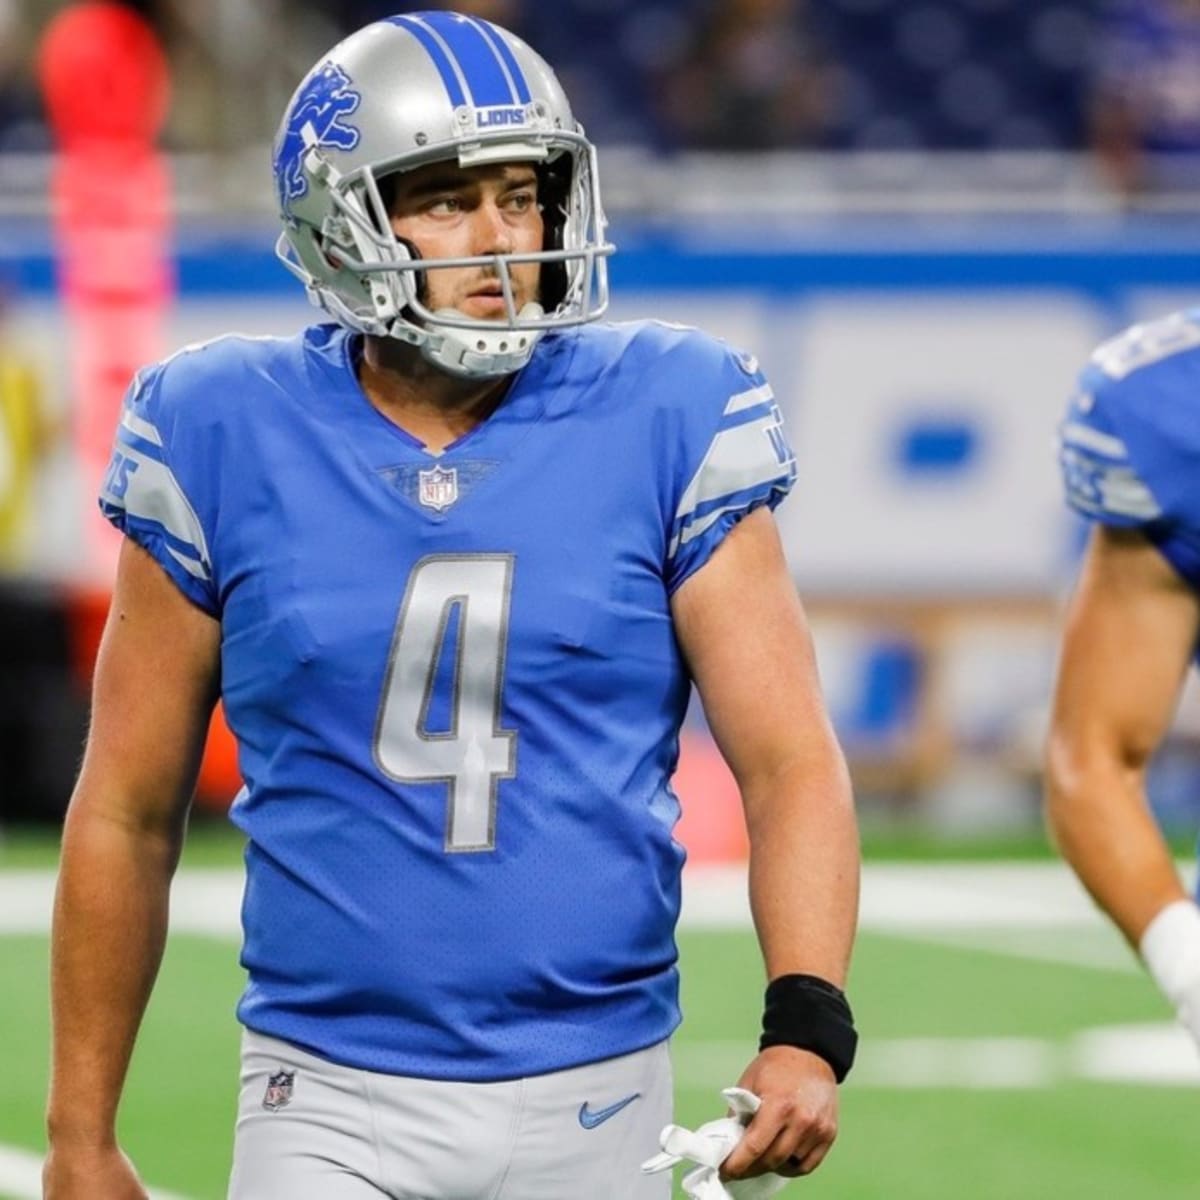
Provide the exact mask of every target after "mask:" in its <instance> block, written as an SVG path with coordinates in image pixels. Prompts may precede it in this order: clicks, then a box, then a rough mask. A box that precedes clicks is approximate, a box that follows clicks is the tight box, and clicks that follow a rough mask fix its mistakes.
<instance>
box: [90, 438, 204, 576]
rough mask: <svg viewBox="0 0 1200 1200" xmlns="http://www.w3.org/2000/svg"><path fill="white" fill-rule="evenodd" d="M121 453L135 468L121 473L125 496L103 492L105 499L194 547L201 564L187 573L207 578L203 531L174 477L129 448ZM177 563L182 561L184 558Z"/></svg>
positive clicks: (164, 468)
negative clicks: (153, 522)
mask: <svg viewBox="0 0 1200 1200" xmlns="http://www.w3.org/2000/svg"><path fill="white" fill-rule="evenodd" d="M121 454H122V455H123V456H124V457H125V458H127V459H130V460H132V464H133V465H134V469H133V470H130V471H127V472H126V473H125V474H124V480H125V483H126V487H125V491H124V494H123V495H117V494H114V493H111V492H108V491H106V492H105V494H104V499H105V500H106V501H107V502H108V503H109V504H112V505H113V506H114V507H116V508H123V509H124V510H125V511H126V512H127V513H128V514H129V515H130V516H131V517H138V518H140V519H141V520H143V521H155V522H157V523H158V524H159V525H161V526H162V527H163V528H164V529H165V530H166V531H167V532H168V533H169V534H170V535H171V536H172V537H173V538H175V539H176V540H177V541H179V542H181V543H183V544H184V545H187V546H191V547H193V548H194V549H195V551H196V553H197V554H198V555H199V557H200V562H199V563H196V562H194V561H193V562H192V563H191V565H190V566H188V570H190V571H192V573H193V574H197V575H198V576H199V578H201V579H208V578H210V577H211V560H210V558H209V554H208V545H207V543H206V541H205V537H204V529H203V527H202V526H201V524H200V518H199V517H197V516H196V513H195V510H194V509H193V508H192V506H191V504H190V503H188V499H187V497H186V496H185V495H184V494H183V489H182V488H181V487H180V486H179V483H178V482H177V480H176V479H175V476H174V475H172V474H171V472H170V470H169V469H168V468H167V467H166V466H164V465H163V464H162V463H160V462H155V460H154V459H152V458H147V457H146V455H144V454H139V453H138V452H137V451H136V450H134V449H132V448H131V447H129V446H122V447H121ZM172 553H173V554H174V553H175V552H174V551H172ZM175 557H177V558H178V557H179V555H177V554H176V555H175ZM180 561H181V562H184V559H182V558H181V559H180ZM185 565H186V563H185ZM193 568H195V570H193Z"/></svg>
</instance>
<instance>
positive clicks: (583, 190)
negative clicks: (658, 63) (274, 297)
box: [274, 12, 613, 378]
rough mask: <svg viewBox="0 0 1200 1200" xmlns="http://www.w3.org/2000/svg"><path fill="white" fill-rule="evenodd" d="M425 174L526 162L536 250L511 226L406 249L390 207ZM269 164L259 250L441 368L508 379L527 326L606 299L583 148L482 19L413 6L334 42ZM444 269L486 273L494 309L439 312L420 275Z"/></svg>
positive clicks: (533, 61) (330, 305)
mask: <svg viewBox="0 0 1200 1200" xmlns="http://www.w3.org/2000/svg"><path fill="white" fill-rule="evenodd" d="M435 164H441V165H442V166H443V167H446V166H451V167H456V168H457V169H458V170H459V172H461V176H460V179H459V181H458V182H459V183H461V184H463V185H464V186H465V185H466V183H467V182H468V181H477V180H478V179H480V178H483V179H491V178H496V176H494V174H493V173H494V172H495V171H497V170H499V168H501V167H503V168H505V170H506V171H512V170H513V169H514V167H515V165H516V164H527V167H526V170H525V175H524V178H525V180H526V181H527V185H528V186H532V187H533V188H534V189H535V195H536V199H535V209H534V211H535V212H536V215H537V216H538V218H539V221H538V222H537V224H538V226H539V228H538V229H537V234H538V238H537V242H536V244H531V240H530V238H529V237H528V236H525V235H526V234H527V233H528V230H529V228H530V226H531V225H532V224H533V222H532V221H531V220H529V219H526V222H525V224H524V225H522V226H521V228H520V229H518V230H517V235H516V236H514V237H512V238H511V239H509V238H506V237H504V236H498V237H497V238H495V239H493V244H491V245H487V244H484V245H481V246H472V247H467V248H466V249H465V251H462V250H461V249H460V251H459V252H453V251H451V252H449V253H447V254H445V255H443V256H435V255H434V254H432V253H430V251H429V246H428V244H426V243H422V248H421V249H418V241H417V239H416V238H414V237H411V236H408V235H407V232H406V231H405V229H404V228H403V224H402V222H400V221H397V220H396V208H395V205H396V203H397V200H398V199H403V198H405V197H409V196H411V194H412V190H413V186H412V181H413V180H414V178H416V179H419V180H421V182H422V183H427V182H428V180H429V178H430V174H429V172H431V171H433V170H434V169H435ZM483 169H486V170H483ZM274 172H275V186H276V192H277V196H278V200H279V205H280V212H281V216H282V219H283V226H284V228H283V233H282V234H281V236H280V238H279V242H278V245H277V247H276V250H277V253H278V254H279V256H280V258H281V259H282V260H283V262H284V264H285V265H286V266H287V267H288V268H289V270H291V271H292V272H293V273H294V274H295V275H296V276H297V277H298V278H299V279H300V280H301V281H302V282H303V283H304V285H305V287H306V288H307V290H308V294H309V297H310V299H311V300H312V301H313V302H314V303H315V304H317V305H318V306H320V307H322V308H324V309H325V310H326V311H327V312H328V313H329V314H330V315H331V316H332V317H333V318H334V319H335V320H337V321H338V322H340V323H341V324H342V325H345V326H347V327H349V328H351V329H354V330H358V331H360V332H363V333H368V334H374V335H377V336H388V337H393V338H397V339H399V340H401V341H403V342H407V343H410V344H411V345H414V346H417V347H418V348H419V349H420V351H421V353H422V354H423V355H424V356H425V357H426V358H427V359H429V360H430V361H431V362H432V363H434V364H435V365H436V366H438V367H440V368H441V369H443V370H445V371H447V372H450V373H451V374H454V375H459V376H464V377H468V378H488V377H494V376H501V375H506V374H509V373H511V372H513V371H517V370H519V369H520V368H521V367H523V366H524V365H525V364H526V363H527V362H528V361H529V358H530V355H531V354H532V353H533V348H534V346H535V345H536V343H537V341H538V339H539V338H540V337H541V335H542V333H543V332H544V331H546V330H550V329H558V328H563V327H566V326H570V325H577V324H580V323H582V322H585V321H591V320H594V319H595V318H597V317H599V316H600V315H601V314H602V313H603V312H604V311H605V309H606V308H607V306H608V275H607V264H606V262H605V258H606V256H607V255H609V254H611V253H612V251H613V247H612V245H611V244H609V243H608V242H607V241H605V237H604V229H605V220H604V213H603V209H602V207H601V203H600V192H599V184H598V178H597V172H596V153H595V149H594V147H593V146H592V145H591V143H590V142H589V141H588V140H587V138H586V137H585V136H584V133H583V129H582V127H581V126H580V125H579V124H578V123H577V122H576V121H575V119H574V117H573V116H572V114H571V109H570V106H569V104H568V102H567V98H566V96H565V94H564V93H563V90H562V88H561V86H560V85H559V83H558V80H557V79H556V78H555V75H554V72H553V71H552V70H551V69H550V67H549V66H548V65H547V63H546V62H545V61H544V60H543V59H542V58H541V57H540V56H539V55H537V54H536V53H535V52H534V51H533V50H531V49H530V47H529V46H527V45H526V44H525V43H524V42H522V41H521V40H520V39H519V38H517V37H515V36H513V35H512V34H510V33H509V32H507V31H506V30H504V29H501V28H499V27H498V26H494V25H491V24H490V23H488V22H486V21H482V20H478V19H474V18H470V17H464V16H460V15H457V14H453V13H436V12H435V13H412V14H407V15H403V16H396V17H391V18H389V19H387V20H383V21H378V22H376V23H374V24H372V25H368V26H367V27H366V28H364V29H361V30H359V31H358V32H357V33H355V34H353V35H352V36H350V37H348V38H347V39H346V40H345V41H343V42H341V43H340V44H339V45H337V46H336V47H334V49H333V50H332V51H331V52H330V54H329V55H328V57H326V58H325V59H324V60H323V61H322V62H320V63H319V64H318V65H317V66H316V67H314V68H313V70H312V71H310V72H309V74H308V75H307V76H306V77H305V79H304V80H303V81H302V82H301V84H300V86H299V87H298V88H297V89H296V93H295V95H294V96H293V97H292V100H291V102H290V103H289V105H288V108H287V111H286V112H285V114H284V117H283V121H282V123H281V125H280V128H279V133H278V135H277V137H276V141H275V151H274ZM442 182H443V183H447V182H450V183H453V181H447V180H446V179H443V180H442ZM476 199H479V198H478V197H477V198H476ZM488 202H489V203H490V199H489V200H488ZM454 203H456V204H458V203H460V201H459V200H457V199H456V200H455V201H454ZM507 211H508V212H509V213H510V215H511V207H510V208H509V209H508V210H507ZM500 232H501V233H503V232H504V231H503V230H501V231H500ZM452 270H453V271H458V272H460V274H459V275H457V276H455V278H457V279H459V280H467V281H468V282H469V281H471V280H474V281H476V282H478V283H479V284H480V286H481V287H482V286H483V284H484V283H485V281H486V284H487V287H488V289H489V291H490V294H491V295H493V296H494V298H495V299H494V303H491V304H488V305H479V304H476V305H474V306H468V307H467V308H464V307H462V306H461V305H459V304H456V303H453V302H452V301H453V297H451V298H450V302H447V297H446V296H445V295H444V294H443V293H444V292H445V291H446V290H447V289H445V288H441V287H439V286H438V285H437V282H436V281H437V280H438V278H439V276H442V275H445V278H447V279H449V278H451V276H450V274H449V272H450V271H452ZM463 273H465V274H463ZM531 278H532V279H534V280H535V281H536V284H537V286H536V287H535V288H533V289H530V288H529V287H528V286H527V281H528V280H529V279H531ZM523 281H524V282H523ZM450 290H451V291H453V290H455V289H453V288H452V289H450Z"/></svg>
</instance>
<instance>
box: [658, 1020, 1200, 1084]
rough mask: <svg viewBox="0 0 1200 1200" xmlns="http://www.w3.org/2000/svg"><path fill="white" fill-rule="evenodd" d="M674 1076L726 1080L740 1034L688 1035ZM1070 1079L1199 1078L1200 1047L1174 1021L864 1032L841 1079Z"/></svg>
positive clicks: (740, 1062)
mask: <svg viewBox="0 0 1200 1200" xmlns="http://www.w3.org/2000/svg"><path fill="white" fill-rule="evenodd" d="M673 1057H674V1063H675V1082H676V1083H677V1084H682V1085H683V1086H685V1087H697V1088H699V1087H704V1088H712V1089H714V1091H716V1090H719V1089H720V1088H722V1087H728V1086H729V1085H730V1084H731V1083H732V1082H733V1081H734V1080H736V1079H737V1077H738V1075H739V1074H741V1072H742V1070H743V1069H744V1068H745V1066H746V1061H747V1048H746V1044H745V1042H732V1041H731V1042H689V1041H687V1040H686V1039H682V1040H681V1041H680V1043H679V1044H678V1045H677V1047H676V1049H675V1053H674V1056H673ZM1071 1080H1089V1081H1091V1082H1093V1083H1120V1084H1141V1085H1145V1086H1156V1087H1189V1088H1195V1087H1196V1086H1197V1085H1200V1054H1198V1053H1197V1051H1196V1047H1195V1045H1194V1044H1193V1043H1192V1041H1191V1038H1190V1037H1189V1036H1188V1034H1187V1033H1185V1032H1184V1030H1183V1029H1182V1028H1180V1027H1179V1026H1177V1025H1170V1024H1163V1025H1126V1026H1114V1027H1112V1028H1103V1029H1089V1030H1085V1031H1083V1032H1082V1033H1078V1034H1075V1035H1073V1036H1071V1037H1068V1038H1063V1039H1061V1040H1058V1039H1051V1038H1027V1037H960V1038H880V1039H868V1040H866V1041H864V1042H863V1043H862V1047H861V1050H860V1053H859V1056H858V1059H857V1060H856V1062H855V1064H854V1071H853V1073H852V1074H851V1075H850V1077H849V1079H848V1080H847V1082H846V1086H847V1087H850V1088H854V1089H870V1090H888V1091H892V1090H900V1091H913V1090H926V1089H937V1090H939V1091H945V1090H948V1089H964V1090H976V1089H983V1090H989V1091H995V1090H1019V1089H1039V1088H1047V1087H1053V1086H1055V1085H1057V1084H1061V1083H1066V1082H1069V1081H1071Z"/></svg>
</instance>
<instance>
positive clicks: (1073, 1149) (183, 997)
mask: <svg viewBox="0 0 1200 1200" xmlns="http://www.w3.org/2000/svg"><path fill="white" fill-rule="evenodd" d="M227 861H228V854H227V853H226V852H225V851H223V850H221V849H220V847H219V846H218V848H217V849H215V850H214V849H212V848H211V847H209V848H206V847H205V846H204V845H203V844H198V845H197V846H196V847H195V849H194V850H193V851H192V852H191V854H190V855H189V859H188V864H185V868H184V870H185V871H188V870H195V869H196V867H195V864H197V863H201V864H207V863H221V862H227ZM46 862H47V851H46V850H45V847H44V845H43V846H38V845H36V844H32V843H31V844H29V845H17V846H13V845H10V847H9V850H8V851H7V852H6V853H5V855H3V856H0V885H2V884H3V881H4V879H5V877H6V875H7V877H8V878H10V879H11V878H12V877H13V875H14V865H15V867H16V868H24V869H26V870H27V869H28V868H31V867H37V866H40V865H41V866H44V865H45V864H46ZM917 869H919V868H917ZM931 869H933V868H931ZM1042 869H1043V870H1045V869H1046V868H1045V865H1044V864H1043V868H1042ZM680 946H681V953H682V958H683V972H684V979H685V987H684V1007H685V1024H684V1027H683V1030H682V1031H681V1033H680V1035H679V1037H678V1039H677V1042H676V1048H675V1063H676V1074H677V1082H678V1100H679V1116H680V1119H681V1120H682V1121H683V1122H684V1123H695V1122H699V1121H702V1120H705V1119H707V1118H709V1117H712V1116H715V1115H718V1110H719V1099H718V1097H717V1092H718V1090H719V1089H720V1088H721V1087H722V1086H724V1085H727V1084H730V1083H732V1082H734V1078H735V1076H736V1074H737V1072H738V1070H739V1069H740V1066H741V1065H742V1063H743V1059H744V1058H745V1057H746V1056H747V1054H748V1052H749V1049H750V1046H751V1042H752V1039H753V1036H754V1034H755V1031H756V1027H757V1021H758V1010H759V996H760V968H759V966H758V960H757V953H756V950H755V947H754V942H753V938H752V936H751V935H750V934H749V933H747V932H745V931H742V930H737V929H734V930H728V931H714V930H701V929H689V930H686V931H685V932H683V933H682V934H681V939H680ZM980 947H982V948H980ZM46 960H47V949H46V940H45V937H44V935H41V934H36V933H34V934H29V933H24V934H9V935H0V980H3V987H0V1030H3V1031H4V1037H3V1047H4V1049H3V1059H2V1062H0V1079H3V1086H0V1173H2V1172H3V1169H4V1163H5V1159H4V1153H5V1152H9V1155H10V1158H11V1157H12V1156H13V1153H12V1152H14V1151H15V1152H17V1153H16V1157H18V1158H20V1152H21V1151H24V1152H26V1154H27V1156H28V1155H33V1154H36V1153H39V1152H40V1149H41V1146H42V1131H41V1106H42V1100H43V1090H44V1084H45V1070H46V1055H47V1013H46V982H45V980H46ZM239 987H240V972H239V969H238V967H237V963H236V945H235V943H234V942H232V941H230V940H228V939H227V938H220V937H203V936H197V935H195V934H186V933H176V934H175V935H174V936H173V938H172V941H171V944H170V947H169V949H168V952H167V956H166V960H165V962H164V966H163V971H162V975H161V978H160V982H159V986H158V990H157V992H156V994H155V997H154V999H153V1002H152V1004H151V1008H150V1012H149V1014H148V1018H147V1022H146V1026H145V1030H144V1035H143V1037H142V1040H141V1043H140V1045H139V1049H138V1053H137V1056H136V1059H135V1063H134V1068H133V1072H132V1076H131V1079H130V1083H129V1087H128V1090H127V1095H126V1102H125V1107H124V1110H123V1118H122V1120H123V1139H124V1142H125V1145H126V1147H127V1149H128V1150H129V1151H130V1152H131V1154H132V1155H133V1157H134V1158H135V1160H136V1161H137V1162H138V1164H139V1166H140V1167H141V1169H142V1172H143V1175H144V1177H145V1178H146V1180H147V1182H148V1183H150V1184H151V1185H152V1186H154V1187H156V1188H162V1189H166V1190H169V1191H170V1192H172V1193H175V1194H177V1195H180V1196H184V1197H189V1198H191V1200H206V1198H210V1197H211V1198H216V1197H220V1196H222V1195H223V1185H224V1180H225V1176H226V1172H227V1169H228V1157H229V1144H230V1130H231V1122H232V1113H233V1105H234V1091H235V1088H234V1080H235V1076H236V1058H237V1049H236V1048H237V1030H236V1026H235V1023H234V1019H233V1016H232V1007H233V1004H234V1001H235V998H236V996H237V993H238V990H239ZM851 990H852V996H853V999H854V1002H855V1006H856V1009H857V1013H858V1018H859V1025H860V1028H861V1030H862V1034H863V1038H864V1042H863V1047H862V1053H861V1057H860V1064H859V1068H858V1069H857V1070H856V1072H855V1075H854V1076H853V1077H852V1081H851V1082H850V1083H848V1084H847V1086H846V1087H845V1088H844V1089H843V1097H842V1103H843V1108H842V1113H843V1117H842V1135H841V1138H840V1140H839V1143H838V1145H837V1147H836V1148H835V1150H834V1152H833V1154H832V1155H831V1156H830V1158H829V1159H828V1161H827V1162H826V1164H825V1166H823V1167H822V1168H821V1170H820V1171H819V1172H818V1173H817V1174H816V1175H814V1176H813V1177H811V1178H810V1179H808V1180H804V1181H798V1182H797V1183H795V1184H793V1185H792V1187H791V1188H790V1189H788V1191H787V1192H785V1193H784V1194H785V1195H789V1196H790V1195H795V1196H797V1197H800V1196H808V1195H811V1196H817V1197H829V1198H831V1200H832V1198H835V1197H836V1198H844V1200H850V1198H860V1197H861V1198H864V1200H866V1198H872V1200H876V1198H878V1200H906V1198H910V1197H911V1198H913V1200H916V1198H920V1200H943V1198H944V1200H951V1198H953V1200H1012V1198H1014V1197H1021V1198H1033V1200H1037V1198H1040V1197H1046V1198H1052V1200H1072V1198H1074V1197H1079V1198H1080V1200H1083V1198H1085V1197H1086V1198H1087V1200H1097V1198H1105V1200H1107V1198H1110V1197H1111V1198H1117V1197H1120V1198H1130V1200H1143V1198H1145V1200H1173V1198H1175V1197H1179V1198H1182V1197H1185V1196H1187V1197H1193V1196H1194V1195H1195V1194H1196V1184H1195V1180H1194V1177H1193V1176H1194V1170H1193V1167H1192V1161H1191V1155H1192V1147H1193V1142H1194V1134H1193V1132H1192V1128H1191V1119H1192V1114H1193V1113H1194V1111H1195V1107H1196V1103H1197V1098H1196V1097H1197V1090H1196V1086H1195V1083H1190V1084H1189V1083H1184V1084H1183V1086H1164V1085H1161V1084H1159V1085H1155V1084H1153V1083H1147V1082H1111V1081H1105V1080H1103V1079H1101V1080H1097V1079H1095V1078H1089V1075H1095V1074H1097V1073H1098V1074H1099V1075H1102V1076H1108V1077H1112V1076H1114V1075H1115V1076H1120V1075H1121V1074H1122V1073H1123V1072H1127V1073H1129V1074H1132V1075H1137V1074H1139V1073H1141V1072H1140V1071H1139V1067H1140V1066H1141V1065H1145V1064H1142V1063H1140V1061H1139V1059H1138V1055H1137V1054H1136V1053H1135V1054H1134V1055H1133V1059H1132V1063H1131V1061H1130V1056H1129V1055H1128V1054H1126V1055H1125V1056H1124V1057H1120V1056H1118V1065H1117V1067H1116V1068H1112V1066H1111V1064H1109V1065H1108V1066H1104V1065H1103V1062H1104V1061H1107V1060H1103V1056H1101V1057H1100V1058H1097V1056H1096V1054H1095V1053H1094V1051H1095V1050H1096V1043H1094V1038H1095V1037H1096V1036H1101V1037H1103V1035H1095V1034H1094V1032H1093V1033H1089V1032H1088V1031H1096V1030H1098V1029H1099V1030H1103V1029H1109V1028H1113V1027H1116V1028H1118V1029H1124V1028H1125V1027H1128V1026H1133V1025H1137V1024H1139V1023H1152V1024H1157V1025H1158V1026H1162V1028H1161V1029H1160V1030H1158V1031H1157V1032H1156V1036H1155V1040H1154V1041H1153V1042H1152V1043H1147V1045H1148V1047H1149V1048H1148V1049H1147V1051H1146V1055H1145V1057H1146V1060H1147V1062H1149V1061H1150V1060H1154V1061H1157V1062H1159V1065H1160V1066H1162V1062H1161V1060H1162V1057H1163V1055H1164V1053H1165V1054H1166V1055H1167V1058H1168V1059H1170V1058H1171V1057H1172V1056H1175V1057H1176V1058H1177V1059H1178V1064H1182V1066H1185V1067H1189V1068H1190V1066H1191V1064H1190V1056H1191V1051H1190V1047H1189V1046H1187V1045H1186V1044H1185V1043H1179V1042H1173V1041H1171V1040H1170V1033H1169V1032H1168V1031H1166V1029H1165V1026H1163V1022H1164V1021H1165V1017H1166V1013H1165V1009H1164V1007H1163V1005H1162V1003H1161V1002H1160V1001H1159V1000H1158V999H1157V997H1156V996H1155V994H1154V993H1153V991H1152V989H1151V987H1150V985H1149V984H1148V983H1147V982H1146V981H1145V979H1144V978H1143V977H1142V976H1141V975H1140V974H1139V973H1138V972H1137V971H1135V970H1133V969H1132V968H1131V965H1130V961H1129V958H1128V955H1127V953H1126V952H1125V951H1124V950H1123V948H1122V947H1121V946H1120V945H1119V944H1117V943H1116V942H1115V938H1114V937H1113V936H1112V935H1111V934H1110V933H1109V932H1108V931H1107V930H1106V929H1104V928H1103V927H1101V926H1100V925H1099V923H1097V925H1096V927H1095V928H1086V929H1074V930H1056V929H1054V928H1038V929H1027V930H1024V931H1022V930H1019V929H1016V930H1014V929H1001V930H980V931H972V930H971V929H962V930H957V931H954V932H953V933H952V934H942V935H936V936H935V935H933V934H931V935H928V936H927V935H925V934H922V933H920V932H913V931H911V930H909V931H904V932H891V933H889V932H885V931H880V930H879V929H878V928H868V929H867V930H866V931H865V932H863V933H862V934H861V936H860V939H859V943H858V949H857V954H856V959H855V966H854V974H853V980H852V989H851ZM1164 1037H1165V1038H1166V1040H1165V1041H1164V1040H1163V1039H1164ZM1124 1044H1125V1043H1124V1042H1122V1045H1124ZM1134 1045H1135V1046H1136V1043H1134ZM1185 1060H1187V1061H1185ZM1097 1063H1101V1065H1100V1066H1099V1067H1097ZM1171 1065H1172V1064H1171V1062H1170V1061H1168V1062H1167V1063H1166V1068H1167V1074H1170V1073H1171V1072H1170V1068H1171ZM1150 1074H1153V1071H1151V1072H1150ZM1197 1079H1198V1080H1200V1075H1197ZM25 1161H26V1164H27V1165H28V1162H29V1161H31V1160H30V1159H29V1158H28V1157H26V1159H25ZM14 1178H15V1176H14ZM24 1187H25V1188H26V1189H27V1188H28V1183H26V1184H25V1185H24ZM34 1194H36V1193H34V1192H31V1191H29V1190H20V1188H18V1190H10V1191H9V1192H5V1190H4V1187H3V1186H0V1195H4V1196H11V1197H14V1198H20V1197H23V1196H27V1195H34ZM563 1200H573V1198H572V1197H564V1198H563ZM613 1200H620V1197H616V1196H614V1197H613Z"/></svg>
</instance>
